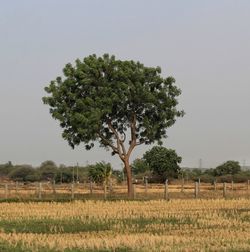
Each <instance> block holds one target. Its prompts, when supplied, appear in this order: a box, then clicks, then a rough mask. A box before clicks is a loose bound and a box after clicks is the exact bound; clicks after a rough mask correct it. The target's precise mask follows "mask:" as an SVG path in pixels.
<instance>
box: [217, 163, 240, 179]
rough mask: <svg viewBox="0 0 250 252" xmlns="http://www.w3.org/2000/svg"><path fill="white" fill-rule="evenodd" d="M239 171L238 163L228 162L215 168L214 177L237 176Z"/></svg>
mask: <svg viewBox="0 0 250 252" xmlns="http://www.w3.org/2000/svg"><path fill="white" fill-rule="evenodd" d="M240 171H241V167H240V164H239V162H238V161H233V160H229V161H227V162H225V163H223V164H221V165H219V166H217V167H216V168H215V171H214V173H215V176H222V175H227V174H231V175H234V174H237V173H239V172H240Z"/></svg>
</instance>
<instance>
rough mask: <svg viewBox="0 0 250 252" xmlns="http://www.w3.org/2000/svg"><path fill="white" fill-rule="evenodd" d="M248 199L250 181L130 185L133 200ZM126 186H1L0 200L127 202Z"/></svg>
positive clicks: (89, 184)
mask: <svg viewBox="0 0 250 252" xmlns="http://www.w3.org/2000/svg"><path fill="white" fill-rule="evenodd" d="M223 197H224V198H239V197H244V198H250V181H249V180H248V181H247V183H234V182H233V181H232V182H231V183H214V184H209V183H201V182H200V181H198V182H191V181H184V180H182V181H176V182H175V183H168V181H166V182H165V183H164V184H151V183H147V181H146V183H141V184H133V197H132V198H133V199H138V200H140V199H141V200H147V199H165V200H169V199H192V198H197V199H211V198H214V199H217V198H223ZM127 198H128V196H127V186H126V184H112V183H109V184H108V185H98V184H95V183H92V182H90V183H71V184H55V183H53V182H52V183H51V182H37V183H30V184H25V183H20V182H8V183H7V182H6V183H0V199H2V200H4V199H5V200H6V199H38V200H39V199H40V200H42V199H48V200H49V199H51V200H58V199H72V200H73V199H127Z"/></svg>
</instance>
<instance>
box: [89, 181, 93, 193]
mask: <svg viewBox="0 0 250 252" xmlns="http://www.w3.org/2000/svg"><path fill="white" fill-rule="evenodd" d="M89 191H90V194H91V195H92V194H93V183H92V181H90V182H89Z"/></svg>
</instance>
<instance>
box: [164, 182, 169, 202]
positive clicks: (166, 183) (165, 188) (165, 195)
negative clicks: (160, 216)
mask: <svg viewBox="0 0 250 252" xmlns="http://www.w3.org/2000/svg"><path fill="white" fill-rule="evenodd" d="M164 199H165V200H169V196H168V179H166V181H165V187H164Z"/></svg>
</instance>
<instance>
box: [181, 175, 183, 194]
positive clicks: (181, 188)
mask: <svg viewBox="0 0 250 252" xmlns="http://www.w3.org/2000/svg"><path fill="white" fill-rule="evenodd" d="M181 192H182V193H183V192H184V178H182V180H181Z"/></svg>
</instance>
